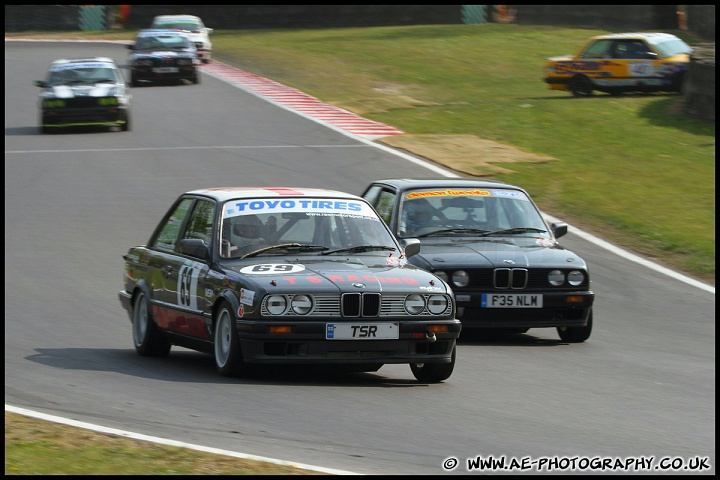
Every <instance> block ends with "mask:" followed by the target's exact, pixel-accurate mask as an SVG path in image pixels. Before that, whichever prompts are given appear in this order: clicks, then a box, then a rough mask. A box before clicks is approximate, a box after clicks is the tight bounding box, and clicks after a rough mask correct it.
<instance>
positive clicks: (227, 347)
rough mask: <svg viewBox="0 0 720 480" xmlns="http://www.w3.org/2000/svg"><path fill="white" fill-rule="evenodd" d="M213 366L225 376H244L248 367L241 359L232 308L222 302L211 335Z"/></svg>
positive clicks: (248, 370) (248, 371) (248, 369)
mask: <svg viewBox="0 0 720 480" xmlns="http://www.w3.org/2000/svg"><path fill="white" fill-rule="evenodd" d="M213 352H214V356H215V368H217V371H218V372H220V374H221V375H223V376H225V377H246V376H248V375H249V374H250V368H249V367H248V366H247V364H246V363H245V362H244V361H243V358H242V351H241V350H240V340H238V337H237V329H236V327H235V314H234V313H233V311H232V308H231V307H230V306H229V305H228V304H227V303H225V304H223V305H222V306H221V307H220V309H219V310H218V313H217V318H216V321H215V333H214V335H213Z"/></svg>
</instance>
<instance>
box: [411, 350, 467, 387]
mask: <svg viewBox="0 0 720 480" xmlns="http://www.w3.org/2000/svg"><path fill="white" fill-rule="evenodd" d="M456 351H457V345H456V346H454V347H453V351H452V355H451V357H450V358H451V360H450V363H411V364H410V370H412V373H413V375H415V378H416V379H417V381H418V382H422V383H439V382H442V381H443V380H447V379H448V378H450V375H452V372H453V369H454V368H455V356H456Z"/></svg>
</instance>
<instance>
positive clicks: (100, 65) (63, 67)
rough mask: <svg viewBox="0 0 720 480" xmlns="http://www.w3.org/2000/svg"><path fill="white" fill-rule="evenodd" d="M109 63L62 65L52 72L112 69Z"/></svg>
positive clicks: (55, 67)
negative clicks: (79, 69) (80, 69)
mask: <svg viewBox="0 0 720 480" xmlns="http://www.w3.org/2000/svg"><path fill="white" fill-rule="evenodd" d="M111 66H112V65H111V64H109V63H100V62H88V63H66V64H60V65H53V66H52V67H50V71H53V72H57V71H60V70H77V69H78V68H111Z"/></svg>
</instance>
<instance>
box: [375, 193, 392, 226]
mask: <svg viewBox="0 0 720 480" xmlns="http://www.w3.org/2000/svg"><path fill="white" fill-rule="evenodd" d="M395 197H396V195H395V192H391V191H389V190H383V191H382V192H380V195H378V198H377V202H375V204H374V207H375V210H377V212H378V214H379V215H380V218H382V219H383V221H384V222H385V224H386V225H390V219H391V218H392V210H393V205H395Z"/></svg>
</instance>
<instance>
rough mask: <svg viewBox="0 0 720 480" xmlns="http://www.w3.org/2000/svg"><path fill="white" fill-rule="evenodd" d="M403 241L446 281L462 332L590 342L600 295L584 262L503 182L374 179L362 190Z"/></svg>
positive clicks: (562, 229) (561, 231)
mask: <svg viewBox="0 0 720 480" xmlns="http://www.w3.org/2000/svg"><path fill="white" fill-rule="evenodd" d="M362 196H363V197H365V198H366V199H367V200H368V201H369V202H370V203H371V204H372V205H373V206H374V207H375V209H376V210H377V211H378V213H379V214H380V217H381V218H382V219H383V220H384V221H385V222H386V223H387V224H388V226H389V227H390V230H392V232H393V233H394V234H395V235H396V236H397V237H398V238H399V239H400V241H401V243H404V242H414V241H416V240H415V239H419V240H420V242H421V245H422V246H421V249H420V253H419V254H417V255H414V256H413V257H411V258H409V259H408V261H409V262H410V263H412V264H413V265H417V266H419V267H421V268H424V269H426V270H428V271H431V272H433V273H435V274H436V275H438V276H440V277H441V278H443V279H444V280H445V281H447V282H448V283H449V284H450V286H451V287H452V289H453V291H454V293H455V299H456V302H457V307H458V313H457V318H459V319H460V321H461V322H462V324H463V331H467V330H473V329H475V330H479V329H500V330H504V331H509V332H521V333H524V332H526V331H527V330H528V329H531V328H540V327H555V328H557V332H558V334H559V335H560V338H561V339H562V340H563V341H566V342H584V341H585V340H587V339H588V338H589V337H590V333H591V331H592V325H593V313H592V306H593V302H594V299H595V294H594V293H593V292H592V291H591V289H590V287H591V284H590V274H589V272H588V267H587V265H586V264H585V261H583V259H582V258H580V257H579V256H578V255H576V254H575V253H573V252H571V251H570V250H567V249H566V248H564V247H562V246H561V245H560V244H559V243H558V242H557V238H559V237H561V236H563V235H565V234H566V233H567V231H568V226H567V224H566V223H562V222H558V223H554V224H552V225H548V224H547V223H546V222H545V220H544V219H543V217H542V215H541V213H540V211H539V210H538V208H537V206H536V205H535V203H534V202H533V201H532V199H531V198H530V195H529V194H528V193H527V192H526V191H525V190H523V189H522V188H520V187H517V186H513V185H508V184H505V183H499V182H491V181H480V180H470V179H449V178H442V179H389V180H378V181H376V182H373V183H372V184H371V185H369V186H368V187H367V189H366V190H365V192H364V193H363V195H362Z"/></svg>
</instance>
